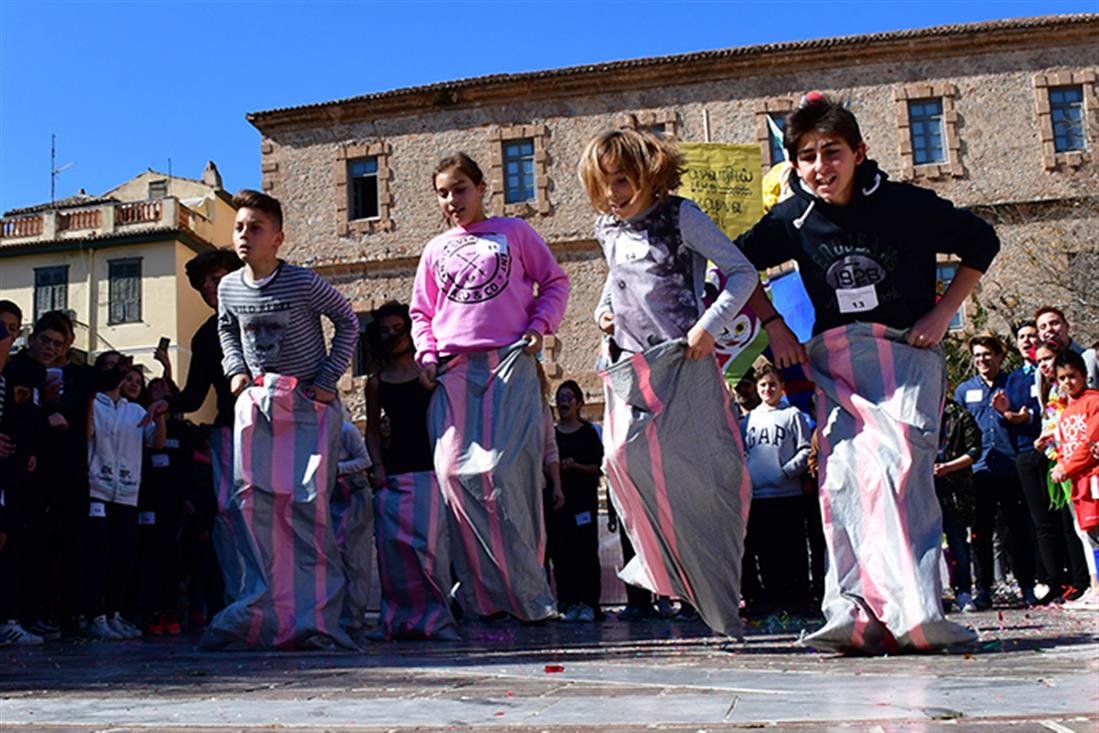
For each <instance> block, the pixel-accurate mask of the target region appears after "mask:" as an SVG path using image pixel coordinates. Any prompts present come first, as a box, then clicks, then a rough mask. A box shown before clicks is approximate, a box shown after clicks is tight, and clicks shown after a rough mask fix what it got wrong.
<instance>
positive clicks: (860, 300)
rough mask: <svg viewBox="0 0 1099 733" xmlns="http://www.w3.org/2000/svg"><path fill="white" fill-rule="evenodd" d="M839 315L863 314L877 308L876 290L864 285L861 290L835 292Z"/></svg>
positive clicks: (874, 286)
mask: <svg viewBox="0 0 1099 733" xmlns="http://www.w3.org/2000/svg"><path fill="white" fill-rule="evenodd" d="M836 301H837V302H838V303H839V309H840V313H863V312H865V311H872V310H874V309H875V308H877V307H878V288H877V286H876V285H866V286H864V287H861V288H840V289H839V290H837V291H836Z"/></svg>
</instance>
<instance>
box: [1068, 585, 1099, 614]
mask: <svg viewBox="0 0 1099 733" xmlns="http://www.w3.org/2000/svg"><path fill="white" fill-rule="evenodd" d="M1062 608H1064V609H1065V610H1066V611H1099V591H1097V590H1095V589H1094V588H1088V589H1087V590H1086V591H1084V594H1083V595H1081V596H1080V597H1079V598H1077V599H1076V600H1075V601H1066V602H1065V605H1064V606H1062Z"/></svg>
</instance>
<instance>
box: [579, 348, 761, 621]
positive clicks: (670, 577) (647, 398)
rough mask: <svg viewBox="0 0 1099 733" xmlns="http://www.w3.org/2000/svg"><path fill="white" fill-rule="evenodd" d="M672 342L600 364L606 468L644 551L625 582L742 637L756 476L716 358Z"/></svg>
mask: <svg viewBox="0 0 1099 733" xmlns="http://www.w3.org/2000/svg"><path fill="white" fill-rule="evenodd" d="M685 351H686V343H685V342H684V341H683V340H677V341H669V342H667V343H664V344H660V345H658V346H654V347H653V348H651V349H649V350H647V351H644V352H642V353H638V354H632V355H628V354H624V355H623V356H622V357H621V358H620V359H619V361H618V362H617V363H615V364H613V365H610V366H607V365H606V364H604V365H603V368H602V369H601V370H600V376H601V377H602V378H603V383H604V387H605V394H606V403H607V405H606V415H605V418H604V423H603V444H604V452H605V453H604V456H605V457H604V459H603V470H604V472H605V473H606V476H607V481H608V483H609V484H610V489H611V498H612V500H613V502H614V505H615V510H616V511H617V512H618V515H619V517H621V519H622V522H623V526H624V527H625V529H626V534H627V535H628V536H629V538H630V542H631V543H632V544H633V546H634V549H635V550H636V552H637V555H636V556H635V557H634V559H633V560H631V561H630V562H629V563H628V564H627V565H626V567H625V568H624V569H623V570H622V571H621V572H620V573H619V577H620V578H622V580H624V581H625V582H627V583H629V584H631V585H636V586H639V587H641V588H646V589H647V590H650V591H652V592H653V593H657V594H660V595H666V596H672V597H674V598H681V599H684V600H686V601H689V602H690V603H691V604H692V605H693V606H694V607H695V608H696V609H698V613H699V615H700V616H701V617H702V620H703V621H705V622H706V623H707V624H708V625H709V626H710V628H712V629H714V630H715V631H717V632H719V633H722V634H726V635H729V636H739V635H740V633H741V624H740V613H739V607H740V572H741V556H742V555H743V552H744V531H745V527H746V526H747V521H748V507H749V502H750V501H751V493H752V487H751V481H750V478H749V475H748V469H747V466H746V465H745V462H744V447H743V444H742V443H741V437H740V428H739V426H738V425H737V421H736V417H735V414H734V412H733V407H732V405H731V404H730V402H729V394H728V392H727V390H726V388H725V383H724V380H723V378H722V375H721V372H720V371H719V369H718V367H717V364H716V362H715V361H714V360H713V359H698V360H694V359H686V358H684V353H685Z"/></svg>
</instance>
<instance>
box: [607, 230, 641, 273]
mask: <svg viewBox="0 0 1099 733" xmlns="http://www.w3.org/2000/svg"><path fill="white" fill-rule="evenodd" d="M648 254H649V233H648V232H647V231H640V232H623V233H622V234H621V235H619V237H618V239H617V240H616V241H615V243H614V262H615V264H618V265H624V264H627V263H630V262H636V261H637V260H643V259H645V256H646V255H648Z"/></svg>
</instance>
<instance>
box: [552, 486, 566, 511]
mask: <svg viewBox="0 0 1099 733" xmlns="http://www.w3.org/2000/svg"><path fill="white" fill-rule="evenodd" d="M564 506H565V492H563V491H561V487H560V486H556V487H554V489H553V508H554V509H555V510H557V509H561V508H562V507H564Z"/></svg>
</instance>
